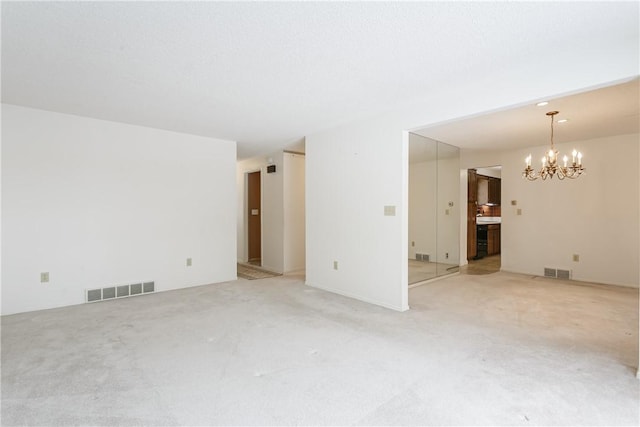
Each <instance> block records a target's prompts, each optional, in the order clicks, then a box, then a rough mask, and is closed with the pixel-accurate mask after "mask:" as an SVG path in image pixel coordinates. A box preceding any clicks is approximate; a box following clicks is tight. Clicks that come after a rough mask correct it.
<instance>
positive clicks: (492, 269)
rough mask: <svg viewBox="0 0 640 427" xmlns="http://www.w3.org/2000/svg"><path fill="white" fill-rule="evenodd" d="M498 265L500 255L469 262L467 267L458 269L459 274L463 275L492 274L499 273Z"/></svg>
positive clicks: (499, 263)
mask: <svg viewBox="0 0 640 427" xmlns="http://www.w3.org/2000/svg"><path fill="white" fill-rule="evenodd" d="M500 265H501V258H500V255H491V256H486V257H484V258H482V259H478V260H472V261H469V263H468V264H467V265H464V266H462V267H461V268H460V272H461V273H464V274H492V273H497V272H498V271H500Z"/></svg>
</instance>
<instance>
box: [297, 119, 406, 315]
mask: <svg viewBox="0 0 640 427" xmlns="http://www.w3.org/2000/svg"><path fill="white" fill-rule="evenodd" d="M407 145H408V135H407V134H406V133H405V134H403V132H402V128H401V127H400V126H399V125H398V124H395V125H394V124H391V125H390V124H389V122H388V121H377V120H370V121H367V122H366V123H353V124H350V125H348V126H343V127H340V128H338V129H334V130H332V131H327V132H321V133H318V134H315V135H311V136H307V138H306V154H307V155H306V161H307V164H306V182H307V198H306V201H307V203H306V206H307V210H306V212H307V225H306V236H307V251H306V252H307V270H306V273H307V276H306V277H307V284H308V285H311V286H314V287H318V288H322V289H326V290H329V291H332V292H336V293H340V294H343V295H347V296H351V297H354V298H358V299H361V300H363V301H367V302H371V303H375V304H378V305H382V306H385V307H390V308H393V309H396V310H406V309H407V308H408V304H407V283H406V282H407V279H406V269H407V256H408V253H407V223H408V219H407V211H408V209H407V205H406V200H407V197H406V195H407V194H406V192H405V193H403V189H404V190H405V191H406V187H407V179H406V178H407V176H408V170H407V169H408V150H407ZM385 206H394V207H395V209H396V214H395V216H385V215H384V207H385ZM334 261H337V262H338V269H337V270H335V269H334ZM403 270H404V273H402V272H403ZM403 282H404V284H403Z"/></svg>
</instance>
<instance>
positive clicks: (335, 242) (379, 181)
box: [306, 41, 637, 310]
mask: <svg viewBox="0 0 640 427" xmlns="http://www.w3.org/2000/svg"><path fill="white" fill-rule="evenodd" d="M554 55H556V54H555V53H554ZM607 55H608V56H607V58H608V62H607V67H606V68H604V67H594V66H593V65H594V64H599V63H601V62H602V60H601V58H598V57H594V56H593V53H592V52H590V51H589V50H588V49H586V48H585V49H583V50H582V51H580V52H578V51H574V52H573V53H572V56H571V58H570V59H569V58H563V57H557V58H556V59H557V60H556V62H555V66H554V73H553V75H550V74H549V73H548V72H547V71H548V70H546V69H545V67H546V65H545V64H544V62H540V61H539V58H528V57H523V58H522V61H518V62H513V63H511V64H510V66H509V67H507V68H500V69H491V71H490V72H488V70H487V72H486V73H485V72H484V71H483V70H475V71H476V72H477V74H475V75H474V76H473V79H469V80H467V81H461V82H460V83H459V84H457V85H455V86H446V87H444V86H443V87H437V88H434V90H433V91H432V92H431V94H430V97H429V99H416V100H415V101H414V102H411V103H406V104H403V105H395V106H390V109H392V110H393V111H390V112H389V113H387V114H382V115H379V116H376V117H371V118H368V119H365V120H361V121H358V122H352V123H349V124H346V125H342V126H337V127H335V128H333V129H329V130H325V131H321V132H317V133H314V134H311V135H307V138H306V152H307V170H306V173H307V178H306V179H307V194H306V201H307V203H306V210H307V283H308V284H309V285H312V286H316V287H319V288H323V289H327V290H330V291H333V292H336V293H340V294H343V295H348V296H351V297H354V298H358V299H361V300H363V301H368V302H372V303H376V304H379V305H382V306H385V307H392V308H394V309H398V310H404V309H407V308H408V292H407V289H406V288H407V265H406V264H407V263H406V259H407V257H408V250H407V247H408V245H409V240H408V212H407V211H408V197H407V196H408V188H407V187H408V175H409V171H408V160H407V158H408V155H407V153H408V150H407V146H408V133H407V131H410V130H413V129H420V128H424V127H427V126H428V125H430V124H436V123H440V122H446V121H449V120H454V119H456V118H461V117H466V116H472V115H477V114H479V113H481V112H488V111H498V110H502V109H508V108H513V107H517V106H521V105H525V104H530V103H533V102H534V101H537V100H539V99H545V98H554V97H558V96H561V95H564V94H567V93H576V92H579V91H584V90H585V89H587V88H590V89H591V88H595V87H599V86H605V85H607V84H611V83H612V82H614V81H620V80H622V79H626V78H628V77H629V76H633V75H636V74H637V60H636V59H637V41H635V42H634V43H632V45H630V46H627V47H625V48H621V49H619V50H615V49H614V50H609V51H607ZM629 55H631V56H632V57H634V58H636V59H634V60H633V61H630V60H629ZM525 82H526V84H525ZM445 142H446V141H445ZM583 151H586V150H583ZM523 157H524V156H523ZM634 158H637V156H634ZM585 161H586V158H585ZM474 163H475V162H474ZM477 164H483V165H498V164H502V165H503V170H502V174H503V179H504V177H505V174H506V171H505V168H504V167H505V166H504V165H505V161H502V159H498V160H497V161H492V162H478V163H475V164H474V166H476V165H477ZM503 184H504V182H503ZM511 196H512V195H510V194H505V192H504V189H503V199H505V200H510V198H511ZM460 201H461V204H460V215H461V217H463V218H464V217H465V216H464V214H465V212H463V211H462V209H463V208H464V207H466V202H464V201H463V200H462V195H461V197H460ZM463 202H464V203H463ZM384 205H395V206H396V212H397V216H396V217H386V216H384V215H383V214H382V212H383V207H384ZM465 211H466V209H465ZM503 216H504V212H503ZM460 222H461V223H462V221H460ZM464 228H465V231H466V226H465V227H464ZM461 229H462V226H461ZM635 235H637V233H636V234H635ZM460 239H461V244H462V235H461V237H460ZM461 247H466V244H465V245H464V246H461ZM503 249H504V248H503ZM462 253H464V252H462ZM635 260H637V257H636V258H635V259H634V262H635ZM333 261H339V266H340V267H339V269H338V270H334V269H333ZM582 274H583V272H577V277H582Z"/></svg>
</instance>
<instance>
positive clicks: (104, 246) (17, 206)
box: [2, 105, 236, 314]
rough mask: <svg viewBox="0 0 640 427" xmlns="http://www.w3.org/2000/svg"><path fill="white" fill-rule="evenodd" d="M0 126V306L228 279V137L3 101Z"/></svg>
mask: <svg viewBox="0 0 640 427" xmlns="http://www.w3.org/2000/svg"><path fill="white" fill-rule="evenodd" d="M2 124H3V126H2V140H3V141H2V142H3V146H2V202H3V206H2V228H3V231H4V233H3V236H2V246H3V252H2V265H3V270H2V314H10V313H17V312H22V311H30V310H38V309H45V308H51V307H60V306H65V305H71V304H80V303H82V302H84V298H85V297H84V292H85V289H88V288H95V287H104V286H111V285H118V284H127V283H134V282H138V281H141V280H154V281H155V283H156V290H158V291H164V290H169V289H177V288H183V287H188V286H195V285H203V284H208V283H214V282H221V281H226V280H234V279H235V278H236V269H235V251H236V249H235V235H234V232H233V227H234V225H235V212H234V210H233V209H230V207H231V206H233V205H234V202H235V198H236V190H235V187H234V186H233V185H231V184H232V183H233V177H234V173H235V156H236V145H235V142H231V141H223V140H217V139H211V138H204V137H198V136H193V135H185V134H179V133H174V132H167V131H161V130H157V129H150V128H144V127H139V126H131V125H126V124H121V123H114V122H107V121H101V120H95V119H88V118H83V117H78V116H71V115H65V114H58V113H52V112H47V111H42V110H35V109H29V108H23V107H17V106H13V105H3V110H2ZM188 257H190V258H192V259H193V266H192V267H186V258H188ZM41 272H49V274H50V282H49V283H40V273H41Z"/></svg>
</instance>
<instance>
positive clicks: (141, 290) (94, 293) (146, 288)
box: [85, 281, 156, 302]
mask: <svg viewBox="0 0 640 427" xmlns="http://www.w3.org/2000/svg"><path fill="white" fill-rule="evenodd" d="M155 290H156V286H155V282H153V281H150V282H141V283H132V284H130V285H120V286H108V287H106V288H98V289H87V291H86V293H85V300H86V302H98V301H104V300H108V299H114V298H124V297H131V296H136V295H143V294H148V293H151V292H155Z"/></svg>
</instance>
